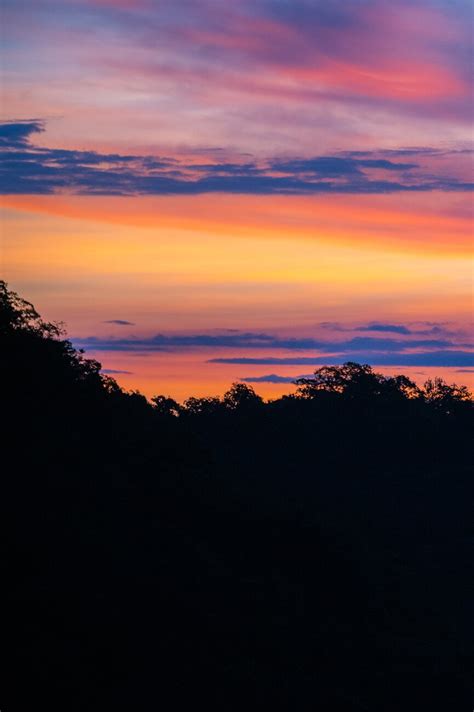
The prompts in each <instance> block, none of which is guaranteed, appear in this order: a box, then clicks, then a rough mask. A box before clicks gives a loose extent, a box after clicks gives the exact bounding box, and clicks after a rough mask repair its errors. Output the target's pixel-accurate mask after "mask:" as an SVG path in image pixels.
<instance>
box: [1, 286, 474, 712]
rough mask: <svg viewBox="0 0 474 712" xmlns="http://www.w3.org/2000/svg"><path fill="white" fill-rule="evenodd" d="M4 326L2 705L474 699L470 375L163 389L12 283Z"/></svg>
mask: <svg viewBox="0 0 474 712" xmlns="http://www.w3.org/2000/svg"><path fill="white" fill-rule="evenodd" d="M0 340H1V376H0V377H1V393H2V405H3V412H4V416H5V418H4V423H3V425H2V435H3V458H2V459H3V462H4V469H3V478H2V481H3V488H2V489H3V496H2V518H3V521H4V522H5V525H6V527H5V532H6V536H5V558H4V563H5V573H6V579H5V580H6V589H7V596H8V603H7V609H6V610H7V615H8V618H9V621H8V623H9V625H8V634H7V652H8V657H9V663H8V666H7V670H6V672H7V675H6V677H5V679H6V684H5V688H4V695H5V702H4V704H5V710H10V709H12V710H17V709H18V710H20V709H32V708H31V707H30V704H31V702H30V701H31V699H34V700H36V705H35V706H36V707H38V706H39V707H42V706H43V705H45V706H46V708H48V709H62V710H81V711H87V710H109V709H110V710H113V709H127V710H158V709H164V710H181V709H186V710H187V709H194V708H197V707H204V708H207V709H220V710H234V709H235V710H241V709H259V710H260V709H262V710H267V709H268V710H271V709H288V710H322V711H326V710H349V711H352V710H354V711H357V710H374V712H375V711H379V710H386V711H388V712H390V711H392V710H394V711H395V710H421V709H436V710H437V709H440V710H441V709H442V710H448V709H451V710H455V709H456V710H462V709H471V707H472V704H471V702H470V696H471V685H470V671H471V666H472V662H473V649H472V625H471V621H472V617H471V613H472V611H471V601H470V595H469V591H470V584H471V581H472V577H471V575H470V566H471V551H470V549H469V542H470V538H469V532H470V530H471V533H472V524H471V517H470V514H471V512H470V504H471V502H472V500H471V499H470V498H471V497H472V484H471V483H472V457H471V451H472V442H471V433H472V415H473V402H472V398H471V395H470V393H469V391H468V389H467V388H466V387H464V386H457V385H449V384H448V383H446V382H445V381H443V380H442V379H433V380H428V381H427V382H426V383H425V384H424V386H418V385H416V384H415V383H414V382H413V381H411V380H410V379H409V378H407V377H406V376H394V377H385V376H383V375H381V374H379V373H377V372H376V371H374V370H373V369H372V368H371V367H370V366H368V365H361V364H357V363H352V362H348V363H346V364H344V365H343V366H335V367H330V366H327V367H322V368H319V369H317V371H316V372H315V374H314V376H313V377H311V378H302V379H299V380H298V381H297V382H296V384H297V388H296V392H295V393H294V394H292V395H286V396H283V397H281V398H278V399H276V400H273V401H269V402H265V401H264V400H263V399H262V398H260V396H258V395H257V394H256V393H255V391H254V390H253V389H252V388H251V387H250V386H248V385H246V384H243V383H235V384H233V385H232V386H231V387H230V388H229V390H228V391H227V392H226V393H225V394H224V396H223V397H221V398H218V397H212V398H211V397H208V398H195V397H190V398H188V399H187V400H186V401H185V402H184V403H183V404H180V403H177V402H176V401H175V400H173V399H172V398H170V397H168V396H165V395H157V396H155V397H154V398H152V399H151V400H147V399H146V398H145V397H144V396H143V395H141V394H140V393H139V392H126V391H124V390H123V389H122V388H120V387H119V386H118V384H117V383H116V382H115V380H114V379H112V378H111V377H110V376H106V375H103V374H102V373H101V365H100V364H99V363H98V362H97V361H95V360H93V359H89V358H86V357H85V355H84V353H83V352H82V351H81V350H77V349H75V348H74V347H73V345H72V344H71V342H70V341H69V340H68V339H67V338H66V335H65V332H64V330H63V327H62V326H61V325H60V324H56V323H48V322H45V321H44V320H43V319H42V318H41V316H40V315H39V314H38V313H37V312H36V310H35V308H34V307H33V306H32V305H31V304H30V303H28V302H27V301H25V300H24V299H23V298H21V297H20V296H19V295H17V294H16V293H14V292H13V291H11V290H9V289H8V286H7V285H6V284H5V282H0ZM7 463H9V464H8V466H7ZM13 680H19V682H15V683H13ZM2 708H3V705H2Z"/></svg>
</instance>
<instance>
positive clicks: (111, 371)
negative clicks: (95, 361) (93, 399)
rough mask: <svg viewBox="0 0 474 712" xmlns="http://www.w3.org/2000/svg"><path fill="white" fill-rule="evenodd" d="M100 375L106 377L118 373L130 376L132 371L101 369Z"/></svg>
mask: <svg viewBox="0 0 474 712" xmlns="http://www.w3.org/2000/svg"><path fill="white" fill-rule="evenodd" d="M100 370H101V373H106V374H108V375H118V374H119V373H123V374H127V375H132V373H133V371H121V370H119V369H115V368H101V369H100Z"/></svg>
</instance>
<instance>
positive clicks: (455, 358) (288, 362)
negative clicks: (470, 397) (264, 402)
mask: <svg viewBox="0 0 474 712" xmlns="http://www.w3.org/2000/svg"><path fill="white" fill-rule="evenodd" d="M348 360H351V361H357V362H359V363H369V364H371V365H374V366H437V367H441V368H449V367H453V366H459V367H461V366H466V367H467V366H474V354H473V352H472V351H454V350H453V351H427V352H424V353H394V354H390V353H385V352H382V353H377V352H366V351H365V352H357V351H354V352H353V353H351V355H350V359H349V358H348V356H347V355H345V356H311V357H292V356H289V357H284V358H246V357H237V358H214V359H210V363H227V364H238V365H245V366H325V365H328V366H329V365H334V366H339V365H342V364H343V363H345V362H346V361H348Z"/></svg>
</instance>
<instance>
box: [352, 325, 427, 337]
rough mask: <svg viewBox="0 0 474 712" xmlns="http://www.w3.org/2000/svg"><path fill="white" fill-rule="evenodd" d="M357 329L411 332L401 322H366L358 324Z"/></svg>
mask: <svg viewBox="0 0 474 712" xmlns="http://www.w3.org/2000/svg"><path fill="white" fill-rule="evenodd" d="M357 331H382V332H387V333H394V334H405V335H408V334H411V333H413V332H412V331H411V330H410V329H409V328H408V327H406V326H403V325H402V324H400V325H399V324H368V325H367V326H358V327H357Z"/></svg>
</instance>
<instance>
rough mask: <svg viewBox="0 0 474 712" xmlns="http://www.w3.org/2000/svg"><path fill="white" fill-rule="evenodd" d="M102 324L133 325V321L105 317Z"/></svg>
mask: <svg viewBox="0 0 474 712" xmlns="http://www.w3.org/2000/svg"><path fill="white" fill-rule="evenodd" d="M103 323H104V324H116V325H117V326H135V322H133V321H126V320H125V319H107V320H106V321H104V322H103Z"/></svg>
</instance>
